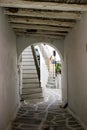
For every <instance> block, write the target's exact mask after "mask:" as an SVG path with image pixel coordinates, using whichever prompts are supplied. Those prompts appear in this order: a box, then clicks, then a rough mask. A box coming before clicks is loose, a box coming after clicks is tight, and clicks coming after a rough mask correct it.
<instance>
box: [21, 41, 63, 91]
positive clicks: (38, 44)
mask: <svg viewBox="0 0 87 130" xmlns="http://www.w3.org/2000/svg"><path fill="white" fill-rule="evenodd" d="M41 44H42V43H37V44H36V43H35V44H33V45H34V46H36V45H41ZM44 44H46V43H44ZM47 45H49V46H51V47H52V48H54V50H55V49H56V47H53V46H54V45H51V44H49V43H48V44H47ZM25 49H26V48H25ZM25 49H24V50H25ZM24 50H23V51H24ZM56 52H57V53H59V51H58V50H57V49H56ZM59 57H60V59H61V57H62V56H61V54H60V53H59ZM62 60H63V59H61V64H62ZM20 61H21V55H20V56H19V59H18V63H19V65H20ZM20 78H22V77H21V76H20ZM20 85H21V79H20ZM61 91H62V88H61ZM20 93H21V88H20Z"/></svg>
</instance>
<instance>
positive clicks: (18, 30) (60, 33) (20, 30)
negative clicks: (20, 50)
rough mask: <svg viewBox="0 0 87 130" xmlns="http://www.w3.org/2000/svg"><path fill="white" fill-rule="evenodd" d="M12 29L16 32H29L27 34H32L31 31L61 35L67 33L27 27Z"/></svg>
mask: <svg viewBox="0 0 87 130" xmlns="http://www.w3.org/2000/svg"><path fill="white" fill-rule="evenodd" d="M14 31H16V32H24V33H29V34H33V33H35V34H45V35H46V34H47V35H61V36H65V35H67V33H65V32H54V31H53V32H51V31H43V30H35V29H34V30H28V29H26V30H25V29H15V28H14Z"/></svg>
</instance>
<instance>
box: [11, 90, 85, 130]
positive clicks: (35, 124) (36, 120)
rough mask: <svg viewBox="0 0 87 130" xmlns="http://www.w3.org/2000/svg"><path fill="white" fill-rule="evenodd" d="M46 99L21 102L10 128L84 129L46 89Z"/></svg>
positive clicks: (38, 129)
mask: <svg viewBox="0 0 87 130" xmlns="http://www.w3.org/2000/svg"><path fill="white" fill-rule="evenodd" d="M48 95H49V98H48V101H46V102H41V103H37V104H21V107H20V109H19V111H18V113H17V117H16V119H15V120H14V121H13V123H12V130H84V128H83V127H82V126H81V125H80V122H79V121H78V120H77V119H76V118H74V117H73V116H72V114H70V112H68V110H67V109H66V108H62V107H61V101H60V100H57V98H56V95H55V92H54V93H53V92H52V91H49V90H48Z"/></svg>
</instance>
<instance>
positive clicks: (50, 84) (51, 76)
mask: <svg viewBox="0 0 87 130" xmlns="http://www.w3.org/2000/svg"><path fill="white" fill-rule="evenodd" d="M54 69H55V68H54V65H53V64H52V63H50V71H49V75H48V81H47V85H46V87H47V88H56V78H55V70H54Z"/></svg>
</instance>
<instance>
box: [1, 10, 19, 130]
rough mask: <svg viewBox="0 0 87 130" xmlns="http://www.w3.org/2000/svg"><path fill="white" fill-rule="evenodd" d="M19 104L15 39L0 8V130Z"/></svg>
mask: <svg viewBox="0 0 87 130" xmlns="http://www.w3.org/2000/svg"><path fill="white" fill-rule="evenodd" d="M18 104H19V97H18V87H17V52H16V37H15V34H14V33H13V31H12V29H11V28H10V27H9V24H8V22H7V18H6V17H5V16H4V14H3V11H2V9H1V8H0V130H5V129H6V130H7V129H8V126H9V123H10V121H11V119H12V117H13V115H14V113H15V111H16V108H17V107H18Z"/></svg>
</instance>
